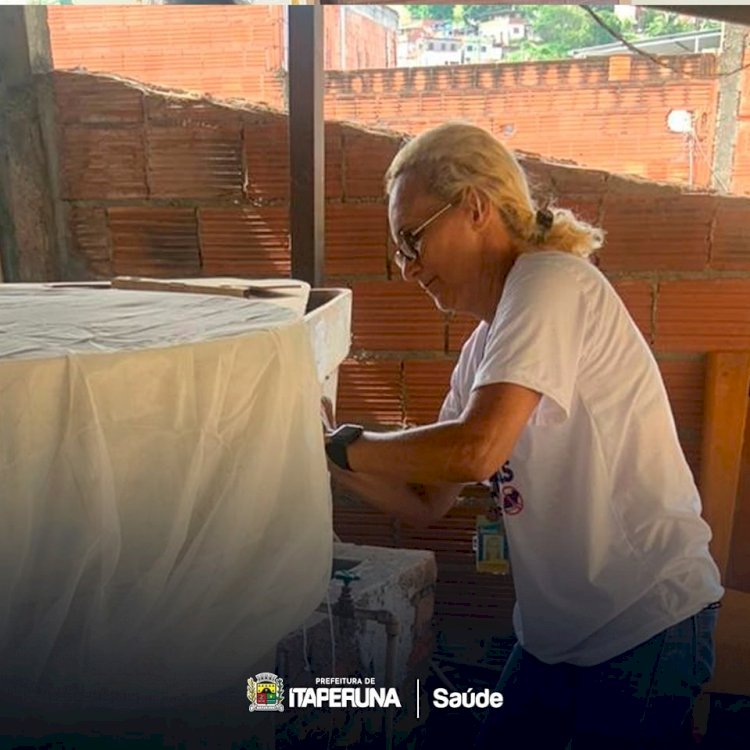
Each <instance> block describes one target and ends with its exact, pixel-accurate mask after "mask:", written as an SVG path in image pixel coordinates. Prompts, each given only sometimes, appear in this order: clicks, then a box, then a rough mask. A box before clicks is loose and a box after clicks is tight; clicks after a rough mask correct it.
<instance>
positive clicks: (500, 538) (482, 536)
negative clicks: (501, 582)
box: [474, 516, 510, 575]
mask: <svg viewBox="0 0 750 750" xmlns="http://www.w3.org/2000/svg"><path fill="white" fill-rule="evenodd" d="M474 559H475V563H476V568H477V572H478V573H494V574H495V575H507V574H508V573H510V557H509V555H508V541H507V539H506V537H505V530H504V528H503V522H502V517H499V518H496V519H492V518H488V517H487V516H477V519H476V532H475V534H474Z"/></svg>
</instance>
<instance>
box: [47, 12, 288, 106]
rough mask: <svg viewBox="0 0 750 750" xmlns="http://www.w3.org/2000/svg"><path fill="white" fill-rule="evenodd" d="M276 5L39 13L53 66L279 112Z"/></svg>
mask: <svg viewBox="0 0 750 750" xmlns="http://www.w3.org/2000/svg"><path fill="white" fill-rule="evenodd" d="M284 12H285V10H284V8H283V7H282V6H279V5H253V6H241V7H238V6H233V5H229V6H215V5H207V6H201V5H192V6H175V5H160V6H137V5H136V6H128V5H120V6H96V7H91V6H86V7H83V6H81V7H60V6H50V7H49V8H47V22H48V25H49V30H50V44H51V47H52V58H53V64H54V66H55V67H56V68H59V69H66V68H71V69H72V68H85V69H86V70H89V71H91V72H97V73H114V74H116V75H119V76H123V77H125V78H132V79H135V80H137V81H144V82H147V83H151V84H156V85H159V86H166V87H168V88H174V89H183V90H185V91H197V92H200V93H202V94H203V93H206V94H212V95H214V96H221V97H224V98H228V97H238V98H244V99H247V100H248V101H252V102H263V103H266V104H269V105H271V106H274V107H283V105H284V102H285V101H286V76H285V74H284V72H283V67H284V66H283V61H284V54H285V53H284V49H285V44H286V41H285V28H284Z"/></svg>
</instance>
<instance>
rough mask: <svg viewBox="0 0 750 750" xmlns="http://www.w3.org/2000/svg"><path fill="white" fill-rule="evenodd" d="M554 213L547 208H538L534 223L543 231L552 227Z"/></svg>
mask: <svg viewBox="0 0 750 750" xmlns="http://www.w3.org/2000/svg"><path fill="white" fill-rule="evenodd" d="M554 221H555V215H554V214H553V213H552V211H550V210H549V209H548V208H540V209H538V210H537V212H536V223H537V225H538V226H540V227H541V228H542V229H543V230H544V231H545V232H546V231H548V230H549V229H551V228H552V224H553V222H554Z"/></svg>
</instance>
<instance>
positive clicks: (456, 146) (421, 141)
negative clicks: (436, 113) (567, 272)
mask: <svg viewBox="0 0 750 750" xmlns="http://www.w3.org/2000/svg"><path fill="white" fill-rule="evenodd" d="M405 173H410V174H412V173H413V174H416V175H418V176H419V177H421V178H422V179H424V180H425V181H426V183H427V186H428V189H429V190H430V191H431V192H433V193H434V194H435V195H437V196H438V197H440V198H442V199H444V200H446V201H452V200H455V199H456V198H458V197H459V196H460V195H463V194H464V193H465V192H466V191H467V190H468V189H470V188H474V189H475V190H477V191H479V192H481V193H483V194H484V195H485V196H487V198H488V199H489V200H490V201H491V202H492V204H493V205H494V206H495V207H496V208H497V210H498V211H499V212H500V215H501V217H502V218H503V221H504V222H505V224H506V226H507V228H508V231H509V232H510V233H511V235H512V236H513V237H515V239H516V240H519V241H520V245H521V250H522V251H530V250H544V249H549V250H561V251H563V252H568V253H573V254H574V255H580V256H582V257H588V256H589V255H590V254H591V253H592V252H594V250H597V249H598V248H600V247H601V246H602V243H603V242H604V232H603V230H601V229H599V228H597V227H594V226H591V225H590V224H587V223H586V222H585V221H582V220H581V219H578V218H577V217H576V216H575V215H574V214H573V212H572V211H570V210H568V209H567V208H556V207H555V208H553V207H549V208H545V209H540V208H539V207H538V206H537V205H536V203H535V201H534V199H533V198H532V196H531V191H530V189H529V184H528V181H527V179H526V175H525V173H524V171H523V169H522V168H521V166H520V164H519V163H518V161H517V160H516V158H515V156H514V155H513V154H512V152H511V151H509V150H508V149H507V148H506V147H505V146H504V145H503V144H502V143H500V141H498V140H497V138H495V137H494V136H493V135H492V134H490V133H488V132H487V131H486V130H483V129H482V128H479V127H476V126H475V125H470V124H468V123H463V122H447V123H445V124H443V125H439V126H438V127H436V128H432V129H431V130H427V131H425V132H424V133H421V134H420V135H418V136H416V137H415V138H414V139H412V140H411V141H409V142H408V143H407V144H406V145H405V146H404V147H403V148H402V149H401V150H400V151H399V152H398V153H397V154H396V156H395V157H394V158H393V161H392V162H391V165H390V167H388V171H387V172H386V175H385V184H386V193H388V194H389V193H390V192H391V190H392V188H393V183H394V181H395V180H396V178H398V177H399V176H401V175H402V174H405Z"/></svg>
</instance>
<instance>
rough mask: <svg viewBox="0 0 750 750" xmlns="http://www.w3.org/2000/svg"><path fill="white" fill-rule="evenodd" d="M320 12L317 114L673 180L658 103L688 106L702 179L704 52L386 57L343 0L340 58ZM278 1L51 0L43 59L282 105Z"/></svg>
mask: <svg viewBox="0 0 750 750" xmlns="http://www.w3.org/2000/svg"><path fill="white" fill-rule="evenodd" d="M324 12H325V19H324V21H325V23H324V28H325V63H326V68H327V69H328V71H329V72H328V74H327V94H326V101H325V108H326V117H327V118H329V119H337V120H348V121H352V122H359V123H363V124H367V125H376V126H381V127H386V128H390V129H394V130H398V131H402V132H419V131H421V130H423V129H425V128H427V127H429V126H431V125H435V124H437V123H439V122H442V121H443V120H445V119H446V118H450V117H455V118H463V119H468V120H471V121H472V122H474V123H476V124H478V125H481V126H483V127H486V128H488V129H489V130H491V131H492V132H493V133H495V134H496V135H498V136H499V137H500V138H502V139H503V140H504V141H505V142H507V143H508V144H509V145H510V146H511V147H512V148H514V149H517V150H526V151H529V152H532V153H538V154H541V155H543V156H546V157H553V158H557V159H571V160H573V161H575V162H577V163H579V164H583V165H586V166H588V167H593V168H598V169H605V170H607V171H614V172H620V173H627V174H635V175H640V176H643V177H647V178H649V179H651V180H657V181H676V182H682V183H686V182H687V181H688V178H689V173H690V151H689V149H688V146H687V143H686V142H685V140H684V137H683V136H681V135H679V134H676V133H671V132H669V130H668V129H667V127H666V118H667V114H668V112H669V111H670V110H671V109H688V110H690V111H693V112H694V113H695V115H696V124H697V132H698V136H699V143H698V146H697V148H696V149H695V152H694V155H693V181H694V184H695V185H697V186H707V185H708V184H709V177H710V170H709V164H710V162H711V160H712V158H713V138H714V122H715V119H716V105H717V96H718V94H717V91H718V87H717V80H716V78H715V74H716V70H715V69H716V64H715V63H716V61H715V58H714V57H713V56H711V55H705V56H701V55H695V56H685V57H674V58H663V60H664V62H665V63H666V64H668V65H670V66H672V68H673V69H670V68H666V67H659V66H656V65H653V64H652V63H651V62H649V61H648V60H644V59H641V58H637V57H631V56H619V57H612V58H592V59H589V60H569V61H562V62H545V63H518V64H503V65H494V64H490V65H462V66H442V67H435V68H404V69H398V68H395V67H393V66H395V63H396V60H395V55H396V51H395V50H396V42H395V34H394V33H393V32H390V31H386V30H385V28H384V26H383V25H381V24H378V23H376V22H374V21H373V20H371V19H370V18H368V17H366V16H365V15H362V14H361V13H359V12H358V11H357V9H348V10H346V12H345V13H344V17H345V19H346V20H345V33H344V35H343V37H344V39H345V41H344V44H345V47H346V50H345V54H344V55H343V58H344V59H343V60H342V48H341V44H342V33H341V29H340V22H341V17H342V12H343V9H342V8H339V7H336V6H329V7H326V8H325V9H324ZM284 13H285V10H284V8H282V7H280V6H258V5H253V6H242V7H238V6H224V7H221V6H152V7H127V6H120V7H112V6H110V7H91V6H89V7H78V8H76V7H66V8H61V7H54V6H51V7H50V8H49V9H48V19H49V26H50V35H51V44H52V49H53V57H54V64H55V67H57V68H60V69H65V68H75V67H84V68H86V69H88V70H90V71H98V72H107V73H115V74H117V75H121V76H124V77H127V78H133V79H135V80H139V81H144V82H147V83H152V84H158V85H163V86H167V87H173V88H182V89H186V90H193V91H198V92H202V93H208V94H212V95H214V96H219V97H224V98H226V97H242V98H245V99H247V100H248V101H253V102H264V103H267V104H269V105H271V106H274V107H279V108H283V107H284V103H285V101H286V77H285V72H284V55H285V52H284V49H285V29H284ZM389 39H390V40H391V41H390V42H389V41H388V40H389ZM748 61H750V52H748V53H747V55H746V63H747V62H748ZM344 67H345V68H347V69H349V70H348V71H346V72H344V71H341V70H340V69H341V68H344ZM353 68H373V69H371V70H352V69H353ZM741 75H742V91H743V96H742V99H741V103H740V107H739V113H738V117H739V131H738V141H737V149H736V161H735V170H734V175H733V181H732V188H733V190H734V191H735V192H739V193H747V192H750V70H745V71H743V73H742V74H741Z"/></svg>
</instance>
